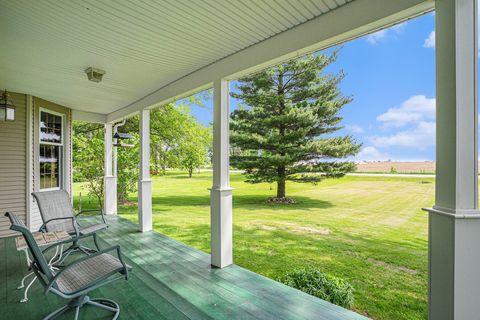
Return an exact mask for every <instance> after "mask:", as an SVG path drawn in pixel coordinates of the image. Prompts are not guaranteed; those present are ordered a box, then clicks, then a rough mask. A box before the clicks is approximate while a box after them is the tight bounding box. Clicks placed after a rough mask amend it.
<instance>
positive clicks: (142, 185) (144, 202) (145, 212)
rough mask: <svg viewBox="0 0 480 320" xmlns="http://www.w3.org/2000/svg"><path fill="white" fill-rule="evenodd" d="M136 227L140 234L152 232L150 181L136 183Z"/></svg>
mask: <svg viewBox="0 0 480 320" xmlns="http://www.w3.org/2000/svg"><path fill="white" fill-rule="evenodd" d="M138 227H139V229H140V231H141V232H146V231H150V230H152V228H153V227H152V180H150V179H148V180H139V181H138Z"/></svg>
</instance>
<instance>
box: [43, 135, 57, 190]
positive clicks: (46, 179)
mask: <svg viewBox="0 0 480 320" xmlns="http://www.w3.org/2000/svg"><path fill="white" fill-rule="evenodd" d="M60 148H61V147H60V146H54V145H46V144H41V145H40V189H49V188H58V187H60Z"/></svg>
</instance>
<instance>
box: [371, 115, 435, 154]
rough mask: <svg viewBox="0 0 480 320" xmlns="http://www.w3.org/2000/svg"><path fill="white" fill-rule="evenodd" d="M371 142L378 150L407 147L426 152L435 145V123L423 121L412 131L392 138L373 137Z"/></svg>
mask: <svg viewBox="0 0 480 320" xmlns="http://www.w3.org/2000/svg"><path fill="white" fill-rule="evenodd" d="M370 141H371V143H372V144H373V145H374V146H375V147H377V148H387V147H407V148H417V149H420V150H424V149H426V148H428V147H430V146H432V145H435V122H427V121H422V122H420V123H418V125H417V126H416V127H415V128H413V129H412V130H405V131H401V132H398V133H396V134H393V135H390V136H373V137H370Z"/></svg>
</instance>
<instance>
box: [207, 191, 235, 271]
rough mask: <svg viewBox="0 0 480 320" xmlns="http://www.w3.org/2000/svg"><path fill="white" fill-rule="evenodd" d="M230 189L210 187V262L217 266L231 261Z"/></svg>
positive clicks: (222, 265)
mask: <svg viewBox="0 0 480 320" xmlns="http://www.w3.org/2000/svg"><path fill="white" fill-rule="evenodd" d="M232 190H233V189H232V188H212V189H210V228H211V233H210V234H211V263H212V265H213V266H215V267H218V268H224V267H226V266H229V265H231V264H232V263H233V254H232V247H233V246H232Z"/></svg>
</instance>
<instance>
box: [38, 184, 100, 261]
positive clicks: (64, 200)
mask: <svg viewBox="0 0 480 320" xmlns="http://www.w3.org/2000/svg"><path fill="white" fill-rule="evenodd" d="M32 195H33V196H34V197H35V200H36V201H37V204H38V208H39V209H40V215H41V217H42V220H43V225H42V226H41V227H40V231H46V232H54V231H66V232H68V233H69V234H70V235H71V236H72V238H73V239H74V241H73V244H72V245H71V246H70V247H69V248H68V249H67V250H65V251H64V252H63V257H62V259H61V260H60V261H59V263H62V262H63V261H65V259H67V258H68V256H69V255H70V254H72V253H74V252H83V253H85V254H87V255H89V254H92V253H95V252H97V251H100V247H99V246H98V242H97V234H96V233H97V232H98V231H100V230H104V229H107V228H108V225H107V223H106V221H105V216H104V214H103V210H101V209H98V210H83V211H80V212H78V213H75V211H74V210H73V206H72V202H71V201H70V196H69V194H68V193H67V192H66V191H65V190H53V191H42V192H33V193H32ZM94 211H96V212H99V213H100V216H101V219H102V222H100V223H96V224H93V225H90V226H87V227H82V226H81V225H80V223H79V222H78V219H77V217H78V216H79V215H80V214H82V213H85V212H94ZM90 236H92V237H93V241H94V243H95V247H96V250H94V249H90V248H88V247H85V246H82V245H80V244H79V240H80V239H82V238H85V237H90Z"/></svg>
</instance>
